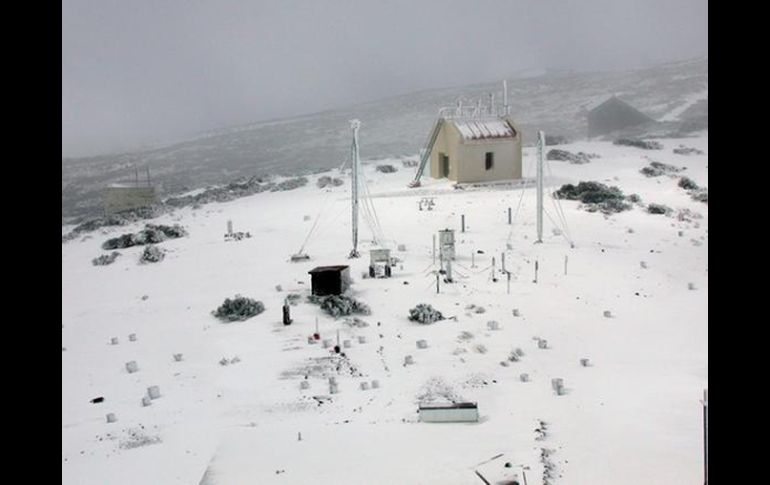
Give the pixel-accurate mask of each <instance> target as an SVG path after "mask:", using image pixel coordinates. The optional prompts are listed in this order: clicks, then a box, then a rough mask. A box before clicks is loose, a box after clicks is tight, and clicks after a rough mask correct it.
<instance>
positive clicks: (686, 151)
mask: <svg viewBox="0 0 770 485" xmlns="http://www.w3.org/2000/svg"><path fill="white" fill-rule="evenodd" d="M674 153H676V154H677V155H703V154H704V153H703V150H698V149H697V148H690V147H686V146H684V145H679V147H678V148H674Z"/></svg>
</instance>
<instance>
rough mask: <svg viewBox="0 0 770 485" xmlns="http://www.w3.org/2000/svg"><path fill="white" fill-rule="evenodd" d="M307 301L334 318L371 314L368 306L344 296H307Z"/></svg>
mask: <svg viewBox="0 0 770 485" xmlns="http://www.w3.org/2000/svg"><path fill="white" fill-rule="evenodd" d="M307 299H308V301H309V302H310V303H314V304H316V305H318V306H320V307H321V310H323V311H325V312H326V313H328V314H329V315H331V316H333V317H334V318H338V317H340V316H343V315H353V314H359V315H370V314H371V313H372V311H371V309H370V308H369V306H367V305H366V304H365V303H363V302H360V301H358V300H356V299H355V298H352V297H350V296H346V295H328V296H316V295H310V296H308V298H307Z"/></svg>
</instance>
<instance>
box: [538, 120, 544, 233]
mask: <svg viewBox="0 0 770 485" xmlns="http://www.w3.org/2000/svg"><path fill="white" fill-rule="evenodd" d="M544 151H545V132H544V131H538V132H537V242H539V243H541V242H543V152H544Z"/></svg>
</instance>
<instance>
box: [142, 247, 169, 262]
mask: <svg viewBox="0 0 770 485" xmlns="http://www.w3.org/2000/svg"><path fill="white" fill-rule="evenodd" d="M165 257H166V253H165V252H164V251H163V250H162V249H161V248H159V247H158V246H155V245H154V244H149V245H148V246H146V247H145V248H144V251H142V255H141V256H140V257H139V263H140V264H146V263H158V262H160V261H163V258H165Z"/></svg>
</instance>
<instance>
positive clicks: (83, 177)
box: [62, 58, 708, 218]
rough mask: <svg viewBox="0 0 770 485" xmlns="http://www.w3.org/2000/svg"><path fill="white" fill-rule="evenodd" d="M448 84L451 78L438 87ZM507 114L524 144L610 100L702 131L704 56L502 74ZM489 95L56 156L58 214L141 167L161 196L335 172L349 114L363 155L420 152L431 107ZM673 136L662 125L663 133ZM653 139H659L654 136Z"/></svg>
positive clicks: (493, 86) (86, 210) (430, 94)
mask: <svg viewBox="0 0 770 485" xmlns="http://www.w3.org/2000/svg"><path fill="white" fill-rule="evenodd" d="M447 82H450V83H451V81H447ZM508 91H509V93H508V94H509V97H508V99H509V102H510V104H511V114H512V116H513V118H514V119H515V120H516V122H517V123H518V125H519V128H520V129H521V130H522V132H523V133H524V142H525V144H532V143H534V141H535V139H536V137H535V136H532V135H534V133H535V132H536V130H545V131H546V132H548V133H550V134H558V135H562V136H567V137H568V138H571V139H575V140H577V139H582V138H585V137H586V135H587V133H588V130H587V121H586V116H585V111H584V109H585V108H586V107H590V106H591V105H595V104H596V103H597V102H599V101H602V100H604V99H606V98H607V97H608V96H610V95H612V94H616V95H618V96H620V97H622V98H623V99H624V100H626V101H628V102H630V103H631V104H632V105H634V106H635V107H637V108H638V109H640V110H642V111H643V112H645V113H647V114H648V115H650V116H652V117H653V118H655V119H660V118H665V119H666V120H669V121H675V120H681V121H688V120H689V121H692V122H693V123H694V124H696V125H698V126H700V127H701V128H703V127H707V126H708V110H707V109H706V110H705V112H704V110H703V109H698V108H697V107H696V106H692V103H693V102H694V101H696V100H702V99H705V100H706V102H707V100H708V58H701V59H693V60H688V61H682V62H674V63H668V64H662V65H658V66H652V67H648V68H644V69H636V70H630V71H609V72H552V73H551V72H549V73H545V74H543V75H537V76H523V77H522V76H519V77H513V78H510V77H509V82H508ZM489 93H496V96H497V98H496V102H497V103H499V102H500V101H501V98H502V84H501V83H500V82H499V81H495V82H494V83H484V84H475V85H468V86H457V87H451V88H441V89H432V90H427V91H420V92H415V93H409V94H405V95H402V96H397V97H393V98H387V99H381V100H377V101H372V102H369V103H364V104H359V105H356V106H349V107H344V108H341V109H336V110H331V111H325V112H321V113H315V114H310V115H306V116H300V117H296V118H290V119H283V120H275V121H267V122H259V123H253V124H250V125H245V126H238V127H233V128H228V129H222V130H218V131H215V132H211V133H207V134H205V135H203V136H200V137H198V138H195V139H191V140H186V141H184V142H179V143H174V144H171V145H169V146H164V147H159V148H157V149H153V150H145V151H136V152H132V153H124V154H119V155H105V156H98V157H89V158H78V159H63V160H62V217H63V218H68V217H72V216H83V215H94V214H96V213H99V212H100V211H101V207H102V205H101V204H102V199H101V196H102V191H103V189H104V187H105V186H106V185H108V184H109V183H113V182H118V181H120V180H128V181H130V180H134V177H135V172H134V167H135V166H136V165H138V166H139V167H144V166H145V165H149V166H150V167H151V170H152V179H153V181H154V182H155V183H158V184H160V185H161V186H162V187H163V189H164V190H165V193H166V195H170V194H176V193H179V192H183V191H186V190H188V189H189V188H195V187H200V186H202V185H206V184H217V183H226V182H230V181H232V180H233V179H235V178H238V177H251V176H254V175H275V174H280V175H290V174H299V173H308V172H312V171H317V170H328V169H330V168H333V167H337V166H339V165H340V163H341V162H342V161H343V160H344V159H345V157H346V156H347V148H348V143H347V139H348V129H347V126H348V124H347V122H348V120H350V119H352V118H359V119H361V121H362V122H363V123H364V126H365V127H366V131H365V132H364V131H362V133H361V137H362V138H361V140H362V143H364V145H365V146H366V147H367V150H368V151H367V152H366V153H367V155H366V157H367V158H386V157H397V156H404V155H412V154H415V153H417V152H418V150H419V149H420V148H422V145H423V143H424V142H425V138H426V137H427V136H428V134H429V132H430V128H431V126H432V125H433V123H434V122H435V120H436V116H437V113H438V110H439V108H441V107H444V106H453V105H454V104H455V103H457V102H458V101H459V100H462V102H464V103H465V104H466V105H469V104H472V105H475V104H476V101H477V100H479V99H481V100H483V101H484V103H486V102H487V99H488V95H489ZM668 131H675V130H674V129H673V128H670V127H669V128H666V130H665V132H668ZM661 136H662V135H661Z"/></svg>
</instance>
